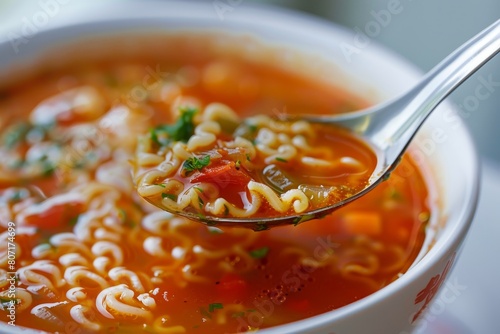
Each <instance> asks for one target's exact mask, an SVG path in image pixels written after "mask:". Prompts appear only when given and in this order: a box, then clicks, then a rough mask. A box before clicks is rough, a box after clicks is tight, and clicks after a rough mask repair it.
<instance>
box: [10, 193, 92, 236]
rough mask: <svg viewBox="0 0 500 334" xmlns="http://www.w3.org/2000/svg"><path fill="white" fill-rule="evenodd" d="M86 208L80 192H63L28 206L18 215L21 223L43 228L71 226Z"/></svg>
mask: <svg viewBox="0 0 500 334" xmlns="http://www.w3.org/2000/svg"><path fill="white" fill-rule="evenodd" d="M84 209H85V202H84V200H83V198H82V197H81V196H80V195H79V194H63V195H59V196H54V197H51V198H49V199H48V200H46V201H44V202H42V203H39V204H37V205H33V206H30V207H28V208H26V209H25V210H23V211H21V213H20V214H19V215H18V220H19V223H20V224H26V225H31V226H36V227H39V228H41V229H49V230H52V229H59V228H61V227H65V226H69V225H70V224H71V220H72V219H74V218H76V217H77V216H78V215H79V214H80V213H82V212H83V211H84Z"/></svg>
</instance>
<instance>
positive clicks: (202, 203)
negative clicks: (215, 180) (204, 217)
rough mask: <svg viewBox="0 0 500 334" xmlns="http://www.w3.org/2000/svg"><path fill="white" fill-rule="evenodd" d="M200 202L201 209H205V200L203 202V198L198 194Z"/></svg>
mask: <svg viewBox="0 0 500 334" xmlns="http://www.w3.org/2000/svg"><path fill="white" fill-rule="evenodd" d="M198 204H199V205H200V209H203V205H205V202H203V199H202V198H201V197H199V196H198Z"/></svg>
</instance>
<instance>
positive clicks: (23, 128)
mask: <svg viewBox="0 0 500 334" xmlns="http://www.w3.org/2000/svg"><path fill="white" fill-rule="evenodd" d="M30 128H31V127H30V125H29V124H28V123H19V124H16V125H14V126H12V127H11V128H10V129H9V131H8V132H7V133H6V134H5V136H4V137H3V143H4V145H5V146H6V147H7V149H11V148H13V147H14V146H16V145H17V144H18V143H20V142H22V141H24V138H25V136H26V134H27V133H28V131H29V130H30Z"/></svg>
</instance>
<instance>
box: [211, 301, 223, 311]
mask: <svg viewBox="0 0 500 334" xmlns="http://www.w3.org/2000/svg"><path fill="white" fill-rule="evenodd" d="M223 308H224V306H223V305H222V303H212V304H209V305H208V311H209V312H214V311H215V310H217V309H223Z"/></svg>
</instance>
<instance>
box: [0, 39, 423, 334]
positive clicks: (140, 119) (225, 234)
mask: <svg viewBox="0 0 500 334" xmlns="http://www.w3.org/2000/svg"><path fill="white" fill-rule="evenodd" d="M218 38H219V39H220V38H221V37H220V36H219V37H218ZM164 39H165V41H164V42H165V43H164V45H169V47H168V48H167V47H166V48H165V50H163V51H162V52H158V50H156V51H155V52H149V51H147V50H148V49H147V48H144V49H142V54H141V55H140V56H138V55H123V54H122V55H115V56H114V57H113V58H109V59H94V60H92V61H90V60H87V61H84V60H78V61H74V62H73V64H72V65H62V64H60V66H58V67H53V68H47V69H45V70H44V71H43V72H40V73H38V74H36V75H35V74H34V75H33V77H31V78H29V79H26V80H25V81H22V82H19V83H16V84H12V85H11V86H6V87H3V88H1V89H0V156H1V157H2V159H1V160H0V240H1V242H2V245H3V249H1V250H0V315H1V317H0V321H2V322H4V323H7V322H8V321H9V318H8V317H7V316H8V315H9V314H10V313H9V312H10V309H11V308H15V314H16V318H15V324H16V326H24V327H29V328H34V329H38V330H43V331H47V332H77V331H78V332H79V333H132V332H133V333H161V332H166V333H236V332H246V331H254V330H257V329H262V328H268V327H272V326H277V325H281V324H285V323H289V322H292V321H297V320H300V319H304V318H307V317H310V316H313V315H317V314H320V313H324V312H327V311H330V310H333V309H336V308H339V307H342V306H345V305H347V304H349V303H352V302H354V301H356V300H359V299H361V298H364V297H366V296H368V295H370V294H372V293H373V292H375V291H377V290H379V289H381V288H382V287H384V286H386V285H388V284H390V283H391V282H392V281H394V280H395V279H397V278H398V277H399V276H400V275H402V274H403V273H404V272H405V271H406V270H407V269H408V267H409V266H410V265H411V264H412V262H413V261H414V259H415V258H416V256H417V254H418V253H419V251H420V248H421V247H422V243H423V240H424V237H425V227H426V225H427V222H428V221H429V217H430V215H431V210H430V208H429V205H428V203H427V194H428V191H427V188H426V185H425V182H424V180H423V176H422V174H421V172H420V171H419V169H418V168H417V166H416V165H415V164H414V162H413V161H412V160H411V159H410V158H409V157H408V156H405V157H404V158H403V160H402V162H401V164H400V166H399V167H398V168H397V169H396V170H395V172H394V173H393V174H392V177H391V178H390V179H389V180H388V181H386V182H384V183H383V184H381V185H380V186H378V187H377V189H375V190H374V191H372V192H371V193H370V194H368V195H367V196H365V197H363V198H362V199H359V200H357V201H355V202H354V203H352V204H350V205H349V206H346V207H344V208H342V209H340V210H338V211H337V212H336V213H335V214H334V215H330V216H327V217H325V218H324V219H322V220H318V221H313V222H309V223H308V224H303V225H298V226H287V227H280V228H276V229H273V230H268V231H262V232H254V231H250V230H247V229H236V228H233V229H229V228H228V229H220V228H217V227H214V226H212V227H207V226H204V225H202V224H198V223H195V222H191V221H189V220H186V219H184V218H181V217H178V216H175V215H172V214H170V213H166V212H164V211H161V210H159V209H157V208H156V207H154V206H152V205H151V204H150V203H148V202H146V201H144V200H143V198H142V197H141V195H144V194H139V193H138V192H137V191H136V189H135V186H136V185H135V184H134V180H133V177H132V171H134V173H135V174H134V175H135V178H136V180H139V181H140V180H141V178H144V176H143V175H144V172H148V173H150V174H149V177H150V179H149V180H153V181H155V182H151V183H150V184H145V188H144V189H140V187H139V190H141V191H148V190H147V189H148V188H147V187H146V186H152V187H155V188H154V191H157V190H159V192H158V193H157V195H155V196H157V198H158V200H162V201H166V202H167V203H170V202H168V201H172V202H175V201H176V200H177V201H178V200H179V195H180V194H181V191H182V190H181V188H182V186H185V184H187V183H183V182H185V181H183V180H182V179H180V178H178V177H177V176H176V177H174V179H175V182H176V184H177V185H172V184H170V183H171V182H172V181H171V180H167V181H165V182H164V180H166V179H167V177H166V176H165V174H164V172H165V171H166V170H168V169H169V168H172V164H171V162H172V161H173V160H168V159H167V158H168V157H167V156H168V155H169V154H173V153H172V152H174V151H175V150H176V149H179V148H176V147H175V145H173V146H172V147H170V146H169V145H170V143H171V140H172V139H173V140H174V141H178V142H182V140H183V139H186V140H187V143H188V145H189V143H190V141H191V139H192V137H189V138H187V137H183V136H184V135H185V133H184V132H186V133H188V132H189V136H191V133H194V134H195V135H196V134H198V135H200V136H203V135H204V134H206V133H211V132H212V133H213V131H212V130H213V128H211V126H214V127H217V126H218V127H219V128H220V130H221V132H219V134H218V135H217V136H215V137H216V142H218V143H221V145H220V147H219V146H218V147H217V148H214V147H212V146H210V145H207V146H206V147H203V149H206V151H204V152H206V153H204V154H201V155H199V156H196V159H192V156H186V157H185V159H184V160H183V161H185V162H183V164H182V165H181V164H179V165H178V166H176V167H177V168H180V169H181V171H180V172H181V173H185V175H187V176H189V177H190V178H189V182H190V184H192V185H194V187H192V188H191V189H192V191H193V192H194V193H196V197H193V198H195V199H196V201H195V203H194V204H195V206H196V205H200V204H201V205H202V206H206V203H205V202H209V199H211V198H212V197H210V196H211V194H210V192H211V191H215V190H213V189H212V188H210V181H213V180H215V179H217V178H219V177H223V176H224V175H226V174H227V173H233V174H234V175H235V176H237V178H236V179H237V180H240V178H241V185H240V184H239V183H238V184H231V185H230V186H228V187H227V188H224V189H216V191H218V192H219V195H220V196H221V197H222V198H225V199H227V200H228V201H240V202H238V204H240V205H241V206H240V207H236V209H238V210H246V208H248V206H249V205H250V204H249V202H248V198H247V197H246V196H245V195H244V194H243V193H244V191H243V189H239V188H238V187H240V186H242V185H243V184H248V179H249V177H256V178H257V176H255V175H257V174H258V180H259V182H262V183H264V184H266V186H267V187H269V188H272V189H274V190H278V191H281V192H283V193H286V192H287V191H289V190H290V189H289V188H288V187H289V185H288V182H292V183H293V187H295V185H296V184H297V185H300V184H307V185H309V188H310V189H306V190H304V191H303V193H304V194H311V193H312V192H316V193H315V194H314V195H311V198H312V199H313V200H323V198H321V197H318V196H322V195H324V194H325V192H324V191H323V190H321V189H318V187H315V183H314V182H312V181H311V180H304V179H307V177H308V176H307V175H309V174H307V173H308V171H307V169H304V170H303V173H302V174H300V175H301V176H300V177H302V178H304V179H297V176H296V175H297V174H296V173H295V174H294V172H293V168H294V167H293V165H292V164H290V162H292V160H293V159H294V158H293V157H288V156H286V155H285V153H286V152H283V151H279V149H277V151H278V153H279V154H276V153H273V152H271V153H270V154H262V155H259V154H261V153H258V152H253V151H251V150H249V151H246V150H242V149H241V148H242V147H243V148H244V147H246V146H245V145H239V144H235V146H234V147H231V146H228V143H230V142H231V141H232V140H233V138H232V137H230V136H228V137H226V136H227V135H226V132H227V133H230V134H234V133H236V134H241V135H240V136H239V137H240V138H242V140H244V142H245V143H246V144H248V142H250V143H251V142H252V141H256V142H263V143H267V142H266V141H272V140H277V141H278V142H279V141H287V140H290V141H292V142H293V143H294V145H297V147H300V145H302V144H304V145H305V144H308V145H310V146H313V148H314V150H325V147H329V146H335V147H338V148H340V149H341V150H342V151H341V153H340V156H348V157H350V159H352V160H349V159H346V161H348V164H350V163H351V162H352V161H354V160H355V161H356V163H353V165H352V166H350V167H349V168H352V169H353V170H355V171H357V172H359V173H360V175H361V174H363V170H364V167H363V166H365V167H366V166H370V164H372V163H373V161H374V160H373V156H372V155H370V154H363V153H360V152H361V151H359V152H358V151H355V150H354V149H355V148H356V147H359V145H361V144H360V143H359V142H352V141H350V140H351V139H352V138H351V137H349V136H348V135H345V136H343V135H342V134H340V135H339V137H328V136H327V135H325V136H324V137H323V136H322V137H321V138H323V139H321V140H320V141H318V142H315V141H314V140H316V139H314V138H313V137H314V136H311V137H307V136H308V133H307V131H305V132H304V134H303V135H301V134H296V133H294V132H293V131H295V130H297V128H299V129H300V124H299V125H296V124H290V129H292V130H290V129H288V128H287V129H277V130H276V129H274V128H273V123H272V121H270V120H269V119H268V118H267V117H268V116H271V115H275V114H276V113H277V112H283V111H284V110H285V109H286V112H288V113H303V112H304V111H308V112H314V113H320V114H327V113H332V112H340V111H342V112H344V111H345V110H346V109H358V108H362V107H365V106H366V102H364V101H363V100H361V99H360V98H358V97H356V96H353V95H351V94H349V93H347V92H345V91H343V90H341V89H340V88H338V87H333V86H332V85H331V84H328V83H325V82H322V81H320V80H318V79H314V78H310V77H307V76H305V75H302V74H298V73H296V72H291V71H289V70H285V69H283V68H280V67H279V66H278V65H276V64H270V63H266V62H263V61H256V60H254V61H252V60H249V59H246V58H242V57H239V56H237V55H236V54H231V53H227V54H225V53H223V52H216V51H214V50H215V47H214V44H213V41H212V40H211V39H209V38H206V36H203V37H197V36H190V37H189V38H187V36H185V35H183V36H165V37H164ZM257 114H263V115H264V116H259V117H254V118H250V119H251V123H241V124H240V123H239V120H241V119H243V118H245V117H252V116H254V115H257ZM210 115H212V116H210ZM214 115H215V116H217V115H219V116H220V115H222V116H224V117H223V118H222V120H221V119H220V118H217V117H216V119H217V120H218V121H214V118H211V117H215V116H214ZM265 115H267V116H265ZM205 120H207V121H206V122H205ZM202 121H203V122H204V123H203V122H202ZM200 124H203V125H204V126H205V127H204V129H200V128H199V127H200ZM215 124H217V125H215ZM293 129H295V130H293ZM202 130H206V133H205V132H203V131H202ZM254 130H255V131H257V132H255V134H252V133H253V131H254ZM197 131H199V132H197ZM217 131H218V130H217ZM290 131H291V132H290ZM315 131H316V130H315ZM318 131H319V134H321V132H322V131H323V130H322V129H318ZM261 132H262V133H261ZM266 132H267V133H266ZM271 132H272V133H271ZM275 132H276V133H275ZM299 133H301V132H300V131H299ZM144 134H146V136H144ZM141 136H142V137H141ZM176 136H179V137H176ZM138 138H142V139H139V141H138ZM294 138H297V139H294ZM301 138H303V139H304V141H303V142H301V140H302V139H301ZM325 138H326V139H325ZM234 141H236V139H234ZM222 144H223V145H222ZM154 145H155V146H154ZM183 145H185V144H184V143H183ZM252 145H253V144H252ZM258 145H259V144H257V146H258ZM273 145H274V144H273ZM273 145H271V144H266V147H265V149H267V148H269V147H271V148H273V149H276V148H275V146H273ZM349 147H351V148H353V150H354V151H353V150H351V151H349V149H348V148H349ZM262 148H263V149H264V147H262ZM314 150H313V151H312V152H309V153H308V154H309V155H310V158H311V159H317V160H322V161H323V159H326V158H325V157H327V155H328V154H336V153H335V151H332V152H333V153H330V152H329V151H328V152H327V151H324V152H323V153H317V152H316V153H315V152H314ZM175 152H176V154H179V155H181V154H183V152H182V150H180V149H179V150H178V151H175ZM362 152H364V151H362ZM247 154H248V155H249V157H250V161H246V160H245V159H247ZM254 154H255V155H254ZM207 157H208V158H207ZM139 158H140V159H139ZM257 158H258V159H261V160H255V161H260V163H262V164H263V165H264V164H265V165H266V166H265V168H263V169H262V171H260V172H258V173H257V174H255V175H253V174H252V173H251V172H250V167H249V166H250V165H249V164H248V163H250V162H253V161H254V159H257ZM333 159H337V158H336V157H333V156H332V159H330V158H328V159H326V160H325V161H327V162H330V161H333ZM340 159H341V158H340ZM138 160H141V163H140V164H139V165H137V164H138ZM132 161H135V162H133V163H131V162H132ZM238 161H240V166H237V165H238ZM307 161H308V160H307V159H306V163H307ZM309 161H312V160H309ZM315 163H320V164H321V163H323V162H318V161H316V162H315ZM358 163H360V164H359V166H358ZM287 164H290V165H287ZM296 164H297V163H296ZM297 166H299V165H296V167H297ZM360 166H361V167H360ZM152 167H154V168H152ZM237 167H239V169H238V168H237ZM302 167H303V166H302V165H300V167H297V168H301V169H302ZM328 168H332V169H334V167H328ZM328 168H327V169H325V173H329V169H328ZM358 168H359V170H358ZM326 170H328V171H326ZM152 171H153V172H155V173H156V176H154V175H152V174H151V173H152ZM400 171H404V173H403V172H400ZM259 173H260V174H259ZM356 175H357V174H356ZM356 177H358V176H356ZM359 177H361V178H362V177H364V176H359ZM288 178H290V179H288ZM292 179H293V180H292ZM158 180H161V181H160V182H156V181H158ZM305 181H308V182H305ZM169 182H170V183H169ZM231 182H233V181H231ZM238 182H239V181H238ZM179 183H180V184H179ZM207 184H208V186H207ZM331 185H332V186H333V185H334V184H333V183H332V184H331ZM176 186H179V190H178V191H176V188H175V187H176ZM160 188H161V189H160ZM149 189H150V188H149ZM150 190H151V189H150ZM212 195H213V194H212ZM176 197H177V198H176ZM308 199H309V200H311V199H310V198H309V197H308ZM176 203H177V202H176ZM191 204H193V203H191ZM233 204H234V202H233ZM222 207H224V205H222ZM219 209H220V208H219ZM236 209H235V208H233V207H228V210H229V211H230V212H231V214H232V215H234V216H236V212H237V211H238V210H236ZM231 210H232V211H231ZM259 210H260V211H259V212H260V213H261V214H262V215H264V216H265V215H272V214H276V212H277V211H279V210H277V211H276V210H274V208H272V206H271V205H269V204H265V205H264V204H263V206H262V207H261V208H260V209H259ZM273 210H274V211H273ZM263 229H264V228H263Z"/></svg>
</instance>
